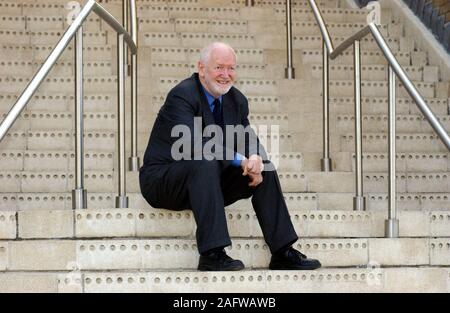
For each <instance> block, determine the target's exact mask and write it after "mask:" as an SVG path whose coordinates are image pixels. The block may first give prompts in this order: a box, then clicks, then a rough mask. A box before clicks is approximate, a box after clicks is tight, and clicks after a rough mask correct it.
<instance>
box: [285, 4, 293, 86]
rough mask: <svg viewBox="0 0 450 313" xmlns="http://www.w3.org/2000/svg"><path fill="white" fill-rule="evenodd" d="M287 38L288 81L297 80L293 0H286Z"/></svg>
mask: <svg viewBox="0 0 450 313" xmlns="http://www.w3.org/2000/svg"><path fill="white" fill-rule="evenodd" d="M286 37H287V40H286V42H287V68H286V70H285V77H286V79H295V68H294V66H293V64H294V62H293V61H292V60H293V55H292V6H291V0H286Z"/></svg>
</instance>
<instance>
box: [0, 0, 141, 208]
mask: <svg viewBox="0 0 450 313" xmlns="http://www.w3.org/2000/svg"><path fill="white" fill-rule="evenodd" d="M124 1H128V0H124ZM130 1H131V2H130V3H131V5H132V6H134V9H133V10H132V11H133V12H134V20H133V21H132V23H131V24H133V25H134V26H133V29H134V30H135V29H137V28H136V27H137V26H136V23H137V21H136V9H135V5H136V3H135V1H132V0H130ZM91 12H95V13H96V14H97V15H98V16H99V17H100V18H102V19H103V20H104V21H105V22H106V23H107V24H109V25H110V26H111V27H112V28H113V29H114V30H115V31H116V33H117V41H118V44H117V46H118V56H119V57H118V68H119V71H118V72H119V73H118V92H119V97H118V112H119V114H118V123H119V136H118V137H119V140H118V145H119V156H118V157H119V196H118V197H117V198H116V207H118V208H123V207H127V206H128V197H127V196H126V188H125V186H126V177H125V170H124V168H125V161H124V160H125V137H124V133H125V125H124V124H125V120H124V116H125V75H124V61H125V60H124V57H122V56H124V52H125V45H124V44H125V43H126V44H127V45H128V48H129V49H130V52H131V53H132V55H133V56H136V55H137V52H138V48H137V42H136V40H135V38H136V33H135V32H134V33H133V34H132V35H130V34H129V33H128V31H127V30H126V29H125V28H124V27H123V26H122V25H121V24H120V23H119V22H118V21H117V20H116V19H115V18H114V17H113V16H112V15H111V14H110V13H109V12H108V11H107V10H106V9H105V8H103V7H102V6H101V5H100V4H98V3H97V2H96V1H95V0H89V1H88V2H87V3H86V4H85V6H84V7H83V8H82V9H81V11H80V13H79V14H78V16H77V17H76V18H75V20H74V21H73V22H72V24H71V25H70V26H69V28H68V29H67V30H66V32H65V33H64V35H63V36H62V37H61V39H60V40H59V42H58V43H57V45H56V46H55V48H54V49H53V50H52V52H51V53H50V55H49V56H48V57H47V59H46V60H45V62H44V64H43V65H42V66H41V67H40V69H39V70H38V71H37V73H36V74H35V75H34V77H33V79H32V80H31V81H30V83H29V84H28V85H27V87H26V88H25V89H24V91H23V92H22V94H21V95H20V97H19V98H18V100H17V101H16V103H15V104H14V105H13V107H12V108H11V110H10V111H9V113H8V114H7V116H6V117H5V118H4V120H3V121H2V123H1V124H0V142H1V141H2V140H3V138H4V137H5V136H6V134H7V133H8V131H9V130H10V128H11V127H12V126H13V124H14V123H15V121H16V120H17V118H18V117H19V115H20V114H21V113H22V111H23V110H24V109H25V107H26V106H27V104H28V103H29V101H30V100H31V98H32V97H33V95H34V94H35V92H36V91H37V89H38V88H39V86H40V85H41V84H42V82H43V81H44V80H45V78H46V77H47V75H48V73H49V72H50V70H51V69H52V68H53V67H54V66H55V64H56V62H57V61H58V59H59V57H60V56H61V55H62V54H63V52H64V51H65V49H66V48H67V46H68V45H69V43H70V41H71V40H72V39H75V49H74V50H75V68H76V74H75V94H76V97H75V99H76V100H75V103H76V111H75V112H76V114H75V115H76V116H75V123H76V125H75V132H76V139H75V147H76V157H75V159H76V161H75V162H76V166H75V181H76V187H75V189H74V190H73V191H72V195H73V198H72V202H73V208H74V209H85V208H87V196H86V190H85V189H84V163H83V158H84V152H83V151H84V149H83V148H84V144H83V23H84V22H85V21H86V19H87V17H88V16H89V14H90V13H91Z"/></svg>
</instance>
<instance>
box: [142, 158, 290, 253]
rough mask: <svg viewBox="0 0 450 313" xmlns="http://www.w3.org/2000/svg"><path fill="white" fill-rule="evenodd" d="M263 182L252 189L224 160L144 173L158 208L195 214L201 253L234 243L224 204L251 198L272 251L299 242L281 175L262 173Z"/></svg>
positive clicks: (148, 195)
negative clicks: (225, 165) (223, 164)
mask: <svg viewBox="0 0 450 313" xmlns="http://www.w3.org/2000/svg"><path fill="white" fill-rule="evenodd" d="M263 178H264V180H263V182H262V183H261V184H260V185H259V186H258V187H256V188H250V187H249V186H248V183H249V178H248V177H245V176H242V169H241V168H237V167H233V166H228V167H226V168H223V166H222V162H220V161H178V162H174V163H172V164H170V165H163V166H158V168H157V169H156V168H155V169H146V170H141V175H140V182H141V190H142V194H143V195H144V197H145V199H146V200H147V201H148V202H149V203H150V205H152V206H153V207H157V208H165V209H171V210H186V209H188V210H192V211H193V214H194V218H195V221H196V223H197V233H196V238H197V244H198V250H199V252H200V253H204V252H206V251H208V250H210V249H213V248H217V247H226V246H229V245H231V240H230V236H229V233H228V228H227V221H226V216H225V209H224V207H225V206H228V205H230V204H232V203H234V202H236V201H238V200H241V199H247V198H250V197H252V204H253V208H254V210H255V212H256V216H257V218H258V221H259V224H260V226H261V229H262V232H263V235H264V239H265V241H266V243H267V244H268V246H269V248H270V250H271V252H272V253H273V252H275V251H277V250H279V249H280V248H283V247H285V246H287V245H289V244H293V243H294V242H295V241H297V239H298V237H297V234H296V233H295V230H294V227H293V225H292V222H291V219H290V216H289V212H288V209H287V206H286V203H285V201H284V198H283V193H282V190H281V186H280V182H279V179H278V175H277V172H276V171H272V172H263Z"/></svg>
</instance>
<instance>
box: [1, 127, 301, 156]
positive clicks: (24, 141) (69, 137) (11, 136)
mask: <svg viewBox="0 0 450 313" xmlns="http://www.w3.org/2000/svg"><path fill="white" fill-rule="evenodd" d="M148 124H149V127H151V126H152V125H153V124H152V123H148ZM271 132H272V130H271V128H270V129H267V132H266V133H267V139H266V141H265V142H264V138H263V137H261V136H260V140H261V142H263V143H264V146H265V147H266V148H267V149H266V150H267V152H269V153H270V152H271V151H272V150H271V149H272V148H271V144H272V142H273V144H274V145H279V147H276V146H274V148H273V149H274V151H273V152H276V151H275V148H278V149H279V150H278V151H295V150H293V149H292V146H293V142H292V135H291V134H290V133H286V132H284V133H281V134H279V135H276V133H275V130H274V131H273V132H274V133H273V134H272V133H271ZM149 136H150V130H148V131H146V132H143V133H138V149H139V151H143V150H144V149H145V148H146V147H147V144H148V138H149ZM271 136H273V138H272V137H271ZM49 138H50V139H51V140H49ZM116 141H117V140H116V132H115V131H87V132H85V134H84V146H85V149H86V150H98V151H105V152H106V151H107V152H111V151H114V149H115V147H116ZM74 142H75V134H74V132H73V131H70V130H30V131H12V132H9V133H8V134H6V136H5V138H4V139H3V141H2V143H1V147H2V149H21V150H25V149H27V150H30V151H36V150H42V149H47V150H71V149H72V150H73V149H74ZM269 148H270V149H269Z"/></svg>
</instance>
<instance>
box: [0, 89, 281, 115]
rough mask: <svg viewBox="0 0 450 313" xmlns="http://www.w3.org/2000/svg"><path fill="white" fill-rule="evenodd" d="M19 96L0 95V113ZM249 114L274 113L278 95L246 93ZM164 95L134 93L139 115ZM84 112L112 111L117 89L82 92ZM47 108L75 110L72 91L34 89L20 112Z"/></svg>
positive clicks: (157, 105) (154, 106)
mask: <svg viewBox="0 0 450 313" xmlns="http://www.w3.org/2000/svg"><path fill="white" fill-rule="evenodd" d="M18 97H19V93H3V94H0V112H5V113H6V112H9V109H10V108H11V107H12V105H13V104H14V103H15V101H16V99H17V98H18ZM247 97H248V102H249V106H250V110H251V112H252V114H274V113H277V112H280V101H279V99H278V97H272V96H255V95H253V96H252V95H247ZM165 99H166V94H157V93H156V94H154V95H152V96H138V103H139V104H138V110H139V112H142V114H149V113H152V114H156V113H158V112H159V109H160V108H161V106H162V105H163V104H164V101H165ZM84 103H85V112H86V113H88V114H90V113H96V114H97V113H104V112H108V111H110V112H111V113H115V112H116V108H117V92H111V93H110V92H102V93H86V94H85V97H84ZM49 107H51V108H52V110H51V112H49V113H52V114H54V113H62V112H67V111H69V112H71V113H72V114H73V112H74V110H75V98H74V95H73V93H70V94H69V93H67V94H63V93H53V92H39V91H38V92H36V94H35V95H34V96H33V98H32V99H31V101H30V103H29V104H28V106H27V107H26V108H25V111H24V112H28V113H32V112H34V111H42V112H45V111H46V110H48V108H49Z"/></svg>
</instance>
